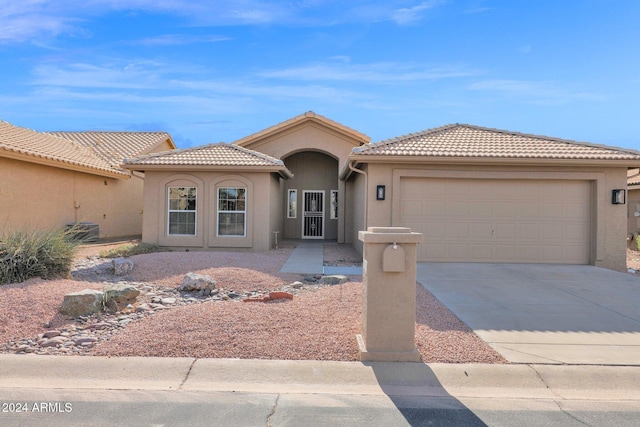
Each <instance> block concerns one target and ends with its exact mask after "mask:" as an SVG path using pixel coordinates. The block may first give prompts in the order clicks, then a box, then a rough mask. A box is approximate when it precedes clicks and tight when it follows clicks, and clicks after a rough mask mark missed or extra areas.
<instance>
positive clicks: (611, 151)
mask: <svg viewBox="0 0 640 427" xmlns="http://www.w3.org/2000/svg"><path fill="white" fill-rule="evenodd" d="M353 154H355V155H376V156H428V157H468V158H470V157H483V158H505V159H507V158H511V159H580V160H636V161H637V160H640V152H637V151H634V150H630V149H620V148H615V147H607V146H603V145H595V144H588V143H583V142H576V141H570V140H564V139H559V138H551V137H547V136H538V135H527V134H522V133H517V132H509V131H505V130H498V129H489V128H483V127H479V126H471V125H466V124H454V125H447V126H442V127H439V128H434V129H429V130H426V131H423V132H418V133H411V134H408V135H404V136H400V137H397V138H391V139H387V140H384V141H380V142H376V143H372V144H368V145H363V146H361V147H356V148H354V149H353Z"/></svg>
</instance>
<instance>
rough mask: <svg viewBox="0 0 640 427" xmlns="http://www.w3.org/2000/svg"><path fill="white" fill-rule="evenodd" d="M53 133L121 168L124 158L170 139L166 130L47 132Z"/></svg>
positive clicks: (136, 154)
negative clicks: (80, 145) (82, 146)
mask: <svg viewBox="0 0 640 427" xmlns="http://www.w3.org/2000/svg"><path fill="white" fill-rule="evenodd" d="M47 133H49V134H51V135H54V136H58V137H61V138H65V139H69V140H71V141H75V142H77V143H79V144H82V145H84V146H85V147H87V148H90V149H91V150H93V151H94V152H95V153H97V154H98V155H99V156H101V157H102V158H103V159H105V160H106V161H107V162H108V163H109V164H110V165H111V166H112V167H115V168H119V167H120V164H121V163H122V159H126V158H131V157H136V156H139V155H142V154H145V153H147V152H148V151H149V150H151V149H153V148H154V147H156V146H157V145H160V144H161V143H163V142H164V141H167V140H169V141H170V143H171V145H172V146H173V147H174V148H175V145H174V144H173V141H172V140H171V136H170V135H169V134H168V133H166V132H94V131H91V132H47Z"/></svg>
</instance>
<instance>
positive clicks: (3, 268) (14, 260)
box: [0, 228, 81, 285]
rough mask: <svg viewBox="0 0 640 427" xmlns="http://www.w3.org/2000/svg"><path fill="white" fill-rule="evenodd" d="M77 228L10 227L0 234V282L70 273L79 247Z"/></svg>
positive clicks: (16, 281) (5, 282)
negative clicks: (24, 228)
mask: <svg viewBox="0 0 640 427" xmlns="http://www.w3.org/2000/svg"><path fill="white" fill-rule="evenodd" d="M80 243H81V241H80V240H79V239H78V232H77V230H75V229H73V228H70V229H57V230H37V231H23V230H18V231H9V232H5V233H3V234H2V235H0V285H3V284H7V283H20V282H24V281H25V280H27V279H30V278H32V277H41V278H43V279H53V278H56V277H68V276H69V272H70V271H71V267H72V265H73V258H74V256H75V253H76V248H77V246H78V244H80Z"/></svg>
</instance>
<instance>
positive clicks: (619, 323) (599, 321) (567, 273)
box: [418, 263, 640, 365]
mask: <svg viewBox="0 0 640 427" xmlns="http://www.w3.org/2000/svg"><path fill="white" fill-rule="evenodd" d="M418 282H420V283H421V284H422V285H423V286H424V287H425V288H427V289H428V290H429V291H430V292H431V293H432V294H433V295H435V296H436V297H437V298H438V299H439V300H440V301H441V302H442V303H443V304H445V305H446V306H447V307H448V308H449V309H450V310H451V311H452V312H453V313H455V314H456V315H457V316H458V317H459V318H460V319H461V320H462V321H463V322H465V323H466V324H467V325H468V326H469V327H470V328H471V329H473V330H474V332H475V333H476V334H478V336H479V337H480V338H482V339H483V340H485V341H486V342H487V343H489V344H490V345H491V346H492V347H493V348H494V349H496V350H497V351H498V352H499V353H500V354H502V355H503V356H504V357H505V358H506V359H507V360H509V361H511V362H514V363H552V364H594V365H600V364H604V365H640V277H637V276H633V275H631V274H628V273H618V272H615V271H611V270H607V269H603V268H598V267H593V266H584V265H580V266H576V265H546V264H544V265H540V264H469V263H419V264H418Z"/></svg>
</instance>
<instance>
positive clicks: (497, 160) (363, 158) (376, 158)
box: [349, 154, 640, 167]
mask: <svg viewBox="0 0 640 427" xmlns="http://www.w3.org/2000/svg"><path fill="white" fill-rule="evenodd" d="M349 161H351V162H355V164H354V166H355V165H358V164H362V163H435V164H440V163H456V164H483V165H530V166H562V165H570V166H576V165H588V166H609V167H611V166H613V167H639V166H640V159H636V160H632V159H630V160H624V159H623V160H618V159H545V158H507V157H459V156H399V155H398V156H394V155H373V154H369V155H362V154H351V155H349Z"/></svg>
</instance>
